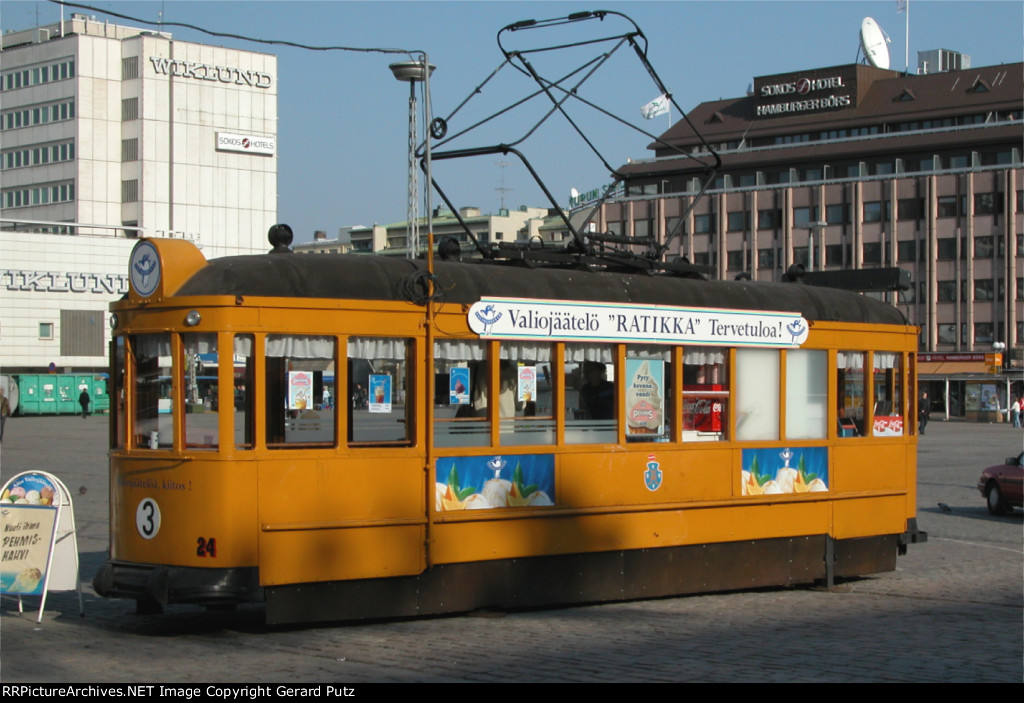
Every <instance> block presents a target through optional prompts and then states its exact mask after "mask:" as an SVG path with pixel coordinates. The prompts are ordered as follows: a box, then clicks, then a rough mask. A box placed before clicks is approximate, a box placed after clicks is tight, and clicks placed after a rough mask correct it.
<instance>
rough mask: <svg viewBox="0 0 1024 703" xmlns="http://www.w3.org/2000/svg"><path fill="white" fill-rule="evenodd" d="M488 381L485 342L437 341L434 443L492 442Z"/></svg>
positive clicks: (466, 444)
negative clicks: (488, 412) (488, 416)
mask: <svg viewBox="0 0 1024 703" xmlns="http://www.w3.org/2000/svg"><path fill="white" fill-rule="evenodd" d="M487 384H488V374H487V344H486V342H479V341H465V340H457V339H440V340H437V341H435V342H434V446H436V447H486V446H488V445H490V443H491V424H490V421H489V419H488V418H487V398H488V397H489V394H488V389H487Z"/></svg>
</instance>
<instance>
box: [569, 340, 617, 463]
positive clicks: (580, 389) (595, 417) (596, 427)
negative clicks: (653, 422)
mask: <svg viewBox="0 0 1024 703" xmlns="http://www.w3.org/2000/svg"><path fill="white" fill-rule="evenodd" d="M614 360H615V356H614V347H613V346H612V345H610V344H566V345H565V365H564V368H563V370H562V372H563V377H564V378H565V441H566V443H568V444H614V443H615V442H617V441H618V434H619V433H618V425H617V421H616V408H617V407H618V398H619V396H618V391H617V389H616V387H615V361H614Z"/></svg>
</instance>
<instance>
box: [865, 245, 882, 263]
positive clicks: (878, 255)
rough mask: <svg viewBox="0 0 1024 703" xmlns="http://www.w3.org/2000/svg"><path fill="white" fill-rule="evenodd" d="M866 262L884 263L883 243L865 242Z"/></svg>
mask: <svg viewBox="0 0 1024 703" xmlns="http://www.w3.org/2000/svg"><path fill="white" fill-rule="evenodd" d="M864 263H865V264H880V263H882V244H881V243H880V242H864Z"/></svg>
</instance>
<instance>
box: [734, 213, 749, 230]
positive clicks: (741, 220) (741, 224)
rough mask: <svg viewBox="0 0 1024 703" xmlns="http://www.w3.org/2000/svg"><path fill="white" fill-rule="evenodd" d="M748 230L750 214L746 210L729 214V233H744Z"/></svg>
mask: <svg viewBox="0 0 1024 703" xmlns="http://www.w3.org/2000/svg"><path fill="white" fill-rule="evenodd" d="M749 228H750V213H749V212H747V211H746V210H739V211H736V212H730V213H729V231H730V232H745V231H747V230H748V229H749Z"/></svg>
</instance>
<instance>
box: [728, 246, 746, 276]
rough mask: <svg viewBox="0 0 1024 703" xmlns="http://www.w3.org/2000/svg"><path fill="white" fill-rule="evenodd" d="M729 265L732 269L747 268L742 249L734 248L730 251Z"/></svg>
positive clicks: (740, 269)
mask: <svg viewBox="0 0 1024 703" xmlns="http://www.w3.org/2000/svg"><path fill="white" fill-rule="evenodd" d="M727 256H728V266H729V269H730V270H733V271H742V270H745V269H746V266H745V265H744V258H745V257H744V256H743V250H742V249H734V250H733V251H730V252H729V253H728V255H727Z"/></svg>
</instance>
